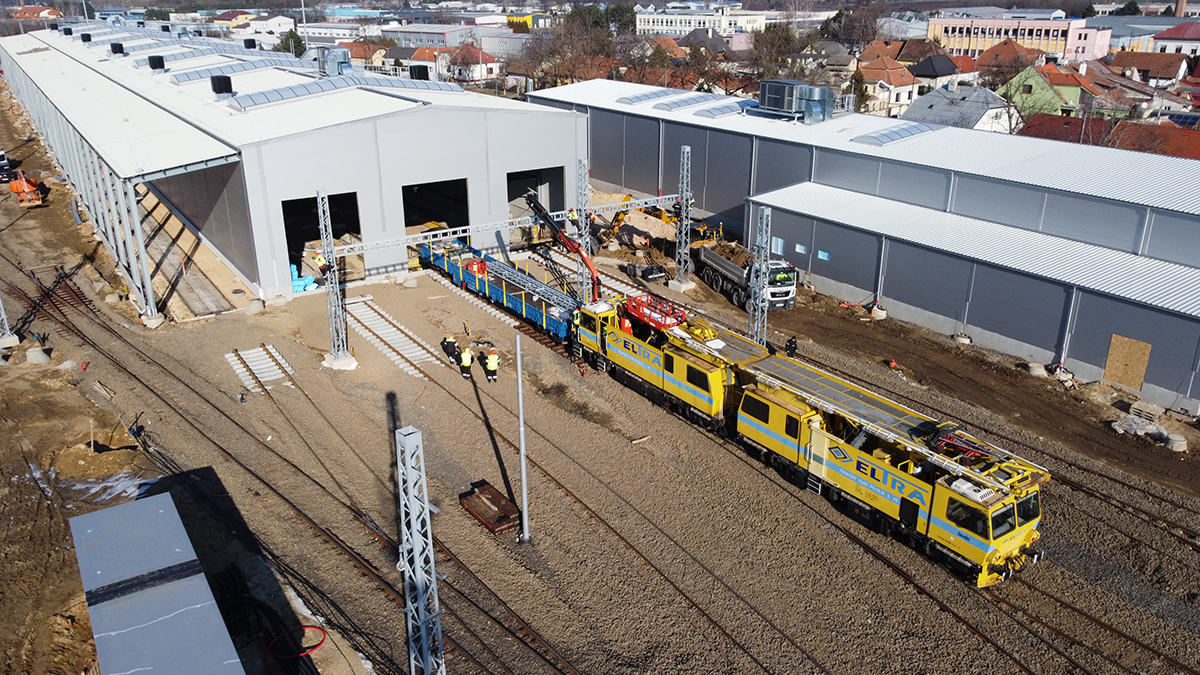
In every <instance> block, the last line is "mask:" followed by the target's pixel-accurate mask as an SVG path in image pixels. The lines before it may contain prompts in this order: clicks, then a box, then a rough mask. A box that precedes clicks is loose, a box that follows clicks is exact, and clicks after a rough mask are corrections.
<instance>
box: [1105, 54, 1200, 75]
mask: <svg viewBox="0 0 1200 675" xmlns="http://www.w3.org/2000/svg"><path fill="white" fill-rule="evenodd" d="M1185 62H1187V56H1185V55H1183V54H1159V53H1158V52H1117V53H1116V54H1114V55H1113V60H1112V66H1111V68H1112V69H1113V70H1115V71H1117V72H1118V73H1122V74H1124V73H1125V70H1126V69H1128V68H1133V69H1135V70H1137V71H1138V74H1139V75H1140V74H1141V73H1142V71H1146V72H1147V73H1148V74H1149V75H1150V77H1154V78H1161V79H1175V78H1176V77H1178V76H1179V65H1180V64H1182V63H1185Z"/></svg>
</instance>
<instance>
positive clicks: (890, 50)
mask: <svg viewBox="0 0 1200 675" xmlns="http://www.w3.org/2000/svg"><path fill="white" fill-rule="evenodd" d="M901 49H904V41H903V40H875V41H874V42H872V43H871V44H869V45H867V47H866V49H864V50H863V51H862V55H860V56H859V57H858V59H859V60H860V61H877V60H879V59H881V58H883V57H885V56H886V57H888V58H889V59H895V58H896V57H897V56H900V50H901Z"/></svg>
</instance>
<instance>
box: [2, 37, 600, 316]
mask: <svg viewBox="0 0 1200 675" xmlns="http://www.w3.org/2000/svg"><path fill="white" fill-rule="evenodd" d="M65 33H69V34H65ZM248 42H251V43H252V41H248ZM249 46H250V47H252V46H253V45H252V44H250V45H249ZM0 58H2V59H3V64H4V75H5V78H6V79H7V80H8V82H9V84H10V86H11V87H12V91H13V93H14V94H15V95H16V97H17V99H18V100H19V101H20V102H21V104H22V105H23V106H24V108H25V109H26V110H27V111H28V112H29V115H30V117H31V119H32V120H33V122H34V125H35V126H36V127H37V129H38V131H39V132H40V133H41V134H42V135H43V137H44V138H45V139H46V142H47V144H48V145H49V147H50V148H51V149H52V150H53V152H54V153H55V158H56V160H57V161H58V163H59V165H60V167H61V168H62V171H63V173H64V175H65V176H66V177H67V178H68V180H69V181H70V183H71V185H72V187H73V188H74V189H75V190H76V191H77V193H78V194H79V195H80V197H81V200H82V203H83V206H84V207H85V210H86V211H87V212H88V213H89V215H91V216H92V217H93V219H94V220H96V221H97V232H98V235H99V236H100V237H101V238H102V239H103V240H104V241H105V243H106V244H108V245H109V248H110V250H111V251H112V252H113V257H114V258H116V259H118V263H119V264H120V265H121V268H122V270H123V271H124V273H125V275H126V278H127V279H128V280H129V282H130V284H129V285H130V287H131V289H132V290H133V291H134V292H135V295H140V293H139V289H141V288H143V287H148V286H149V271H148V267H149V266H150V265H151V264H152V263H150V262H148V261H147V260H146V259H145V253H144V250H143V251H140V252H139V250H138V249H139V246H141V242H140V237H141V228H140V227H131V223H133V222H138V221H140V217H139V216H138V215H137V214H138V210H137V208H136V206H135V205H134V203H135V202H136V199H137V194H139V193H140V192H141V191H142V189H143V188H142V186H145V188H148V189H149V190H150V191H152V192H153V193H155V195H156V196H158V197H159V198H160V199H161V200H162V201H163V202H164V203H166V204H167V205H168V206H169V207H170V208H171V210H172V211H173V212H174V213H175V214H176V215H177V216H178V217H179V218H180V220H182V221H184V223H185V224H186V225H187V226H188V227H189V228H191V229H192V230H193V231H195V232H196V233H198V235H199V236H200V238H201V239H202V240H203V241H204V242H205V243H206V244H207V245H208V246H209V247H210V248H211V249H212V250H213V251H214V253H216V255H217V256H218V257H220V258H221V259H223V261H224V262H225V263H226V264H227V265H229V267H230V268H231V269H232V270H234V272H235V274H236V275H237V276H238V277H239V278H240V280H241V281H242V282H243V283H245V284H246V285H247V287H248V288H249V289H251V290H252V292H253V293H254V294H257V295H258V296H259V297H261V298H263V299H264V300H272V299H276V298H279V299H287V298H289V297H291V295H292V284H291V273H290V269H289V265H290V264H294V263H296V262H297V261H298V259H299V257H300V256H301V254H302V249H303V247H304V246H305V244H306V243H307V242H312V241H313V240H315V239H318V238H319V236H318V229H317V214H316V206H315V205H316V195H317V192H318V191H323V192H324V193H326V194H328V195H330V204H331V209H332V211H333V214H332V219H333V229H334V235H335V237H336V236H341V237H351V238H361V240H362V242H363V243H364V244H370V243H378V242H383V241H392V240H396V239H398V238H401V237H403V236H404V235H405V228H406V227H420V226H424V225H426V224H428V223H442V224H445V225H447V226H450V227H454V226H461V225H468V224H470V225H479V224H486V223H492V222H498V221H504V220H506V219H508V218H510V217H513V216H516V215H523V214H524V210H523V208H524V203H523V202H522V201H521V196H522V195H523V194H524V193H525V192H526V191H527V190H528V189H531V188H534V189H537V190H538V191H539V193H540V194H541V196H542V199H543V200H544V201H545V203H546V204H547V205H548V206H550V207H551V208H554V209H562V208H566V207H570V206H573V205H574V203H575V200H576V196H577V195H578V193H579V191H578V189H577V187H576V186H575V183H576V180H577V179H576V175H577V169H576V167H577V164H578V162H579V160H580V159H583V158H586V147H587V139H586V135H585V134H586V118H584V117H582V116H580V115H575V114H572V113H567V112H563V111H557V110H552V109H547V108H546V107H544V106H538V105H532V104H528V103H522V102H517V101H511V100H506V99H502V98H497V97H492V96H484V95H478V94H472V93H467V92H464V91H462V90H461V89H460V88H459V87H458V86H457V85H454V84H450V83H441V82H427V81H417V80H407V79H399V78H389V77H382V76H378V75H368V74H363V73H361V72H357V71H352V70H350V66H349V63H347V62H344V61H341V60H339V59H338V56H337V51H336V50H334V51H332V52H330V55H329V57H328V60H325V61H316V60H308V61H303V60H299V59H294V58H292V57H291V56H290V55H287V54H281V53H276V52H261V51H257V50H254V49H252V48H247V47H246V46H243V44H242V43H237V44H234V43H230V42H224V41H219V40H205V39H201V38H190V37H186V36H179V35H173V34H171V33H165V32H162V31H160V30H148V29H143V28H134V27H131V26H108V25H104V24H94V25H90V26H89V25H75V26H71V27H63V28H62V29H61V30H44V31H38V32H34V33H29V34H25V35H17V36H12V37H8V38H4V39H2V40H0ZM510 202H511V203H515V204H520V206H521V209H522V210H520V211H517V212H510ZM473 243H474V244H475V245H477V246H484V247H489V248H494V247H496V246H497V245H498V243H500V242H499V240H498V239H497V237H496V236H495V235H492V236H491V237H490V238H489V237H488V236H486V235H481V236H477V237H475V241H474V242H473ZM143 248H144V247H143ZM363 255H364V260H363V263H364V267H365V270H366V274H367V275H368V276H369V275H372V274H381V273H386V272H389V271H391V270H394V269H395V268H396V267H397V266H401V265H404V264H406V261H407V255H408V254H407V252H406V250H405V248H404V247H403V246H395V247H390V248H383V249H378V250H372V251H369V252H367V253H364V254H363ZM149 305H150V306H149V307H143V311H144V312H145V313H146V314H149V315H153V314H154V313H155V312H154V309H153V303H149Z"/></svg>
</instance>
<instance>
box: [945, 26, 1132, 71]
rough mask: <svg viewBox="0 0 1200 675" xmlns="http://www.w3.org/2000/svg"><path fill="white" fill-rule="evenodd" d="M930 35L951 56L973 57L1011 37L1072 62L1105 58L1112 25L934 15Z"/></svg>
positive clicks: (1059, 58)
mask: <svg viewBox="0 0 1200 675" xmlns="http://www.w3.org/2000/svg"><path fill="white" fill-rule="evenodd" d="M929 39H931V40H937V41H939V42H940V43H941V44H942V46H943V47H945V49H946V51H948V52H950V54H951V55H953V56H970V57H972V58H975V57H978V56H979V55H980V54H982V53H983V52H984V51H985V50H987V49H988V48H989V47H992V46H993V45H996V44H998V43H1000V42H1003V41H1004V40H1008V39H1012V40H1014V41H1016V42H1017V43H1018V44H1020V45H1021V46H1023V47H1027V48H1030V49H1040V50H1041V51H1043V52H1045V53H1046V57H1047V59H1049V60H1054V61H1060V62H1063V63H1075V62H1079V61H1090V60H1093V59H1102V58H1104V56H1105V55H1106V54H1108V50H1109V41H1110V40H1111V39H1112V29H1111V28H1088V27H1087V22H1086V21H1085V20H1084V19H1065V20H1064V19H1020V18H998V19H993V18H936V19H930V20H929Z"/></svg>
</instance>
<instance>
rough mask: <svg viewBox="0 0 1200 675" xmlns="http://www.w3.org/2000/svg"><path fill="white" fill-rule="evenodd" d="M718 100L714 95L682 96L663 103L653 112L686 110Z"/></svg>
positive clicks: (655, 107)
mask: <svg viewBox="0 0 1200 675" xmlns="http://www.w3.org/2000/svg"><path fill="white" fill-rule="evenodd" d="M717 98H719V97H718V96H717V95H716V94H695V95H693V96H684V97H683V98H677V99H674V100H671V101H663V102H662V103H659V104H658V105H656V106H654V109H655V110H679V109H680V108H688V107H691V106H694V105H700V104H701V103H708V102H709V101H715V100H717Z"/></svg>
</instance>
